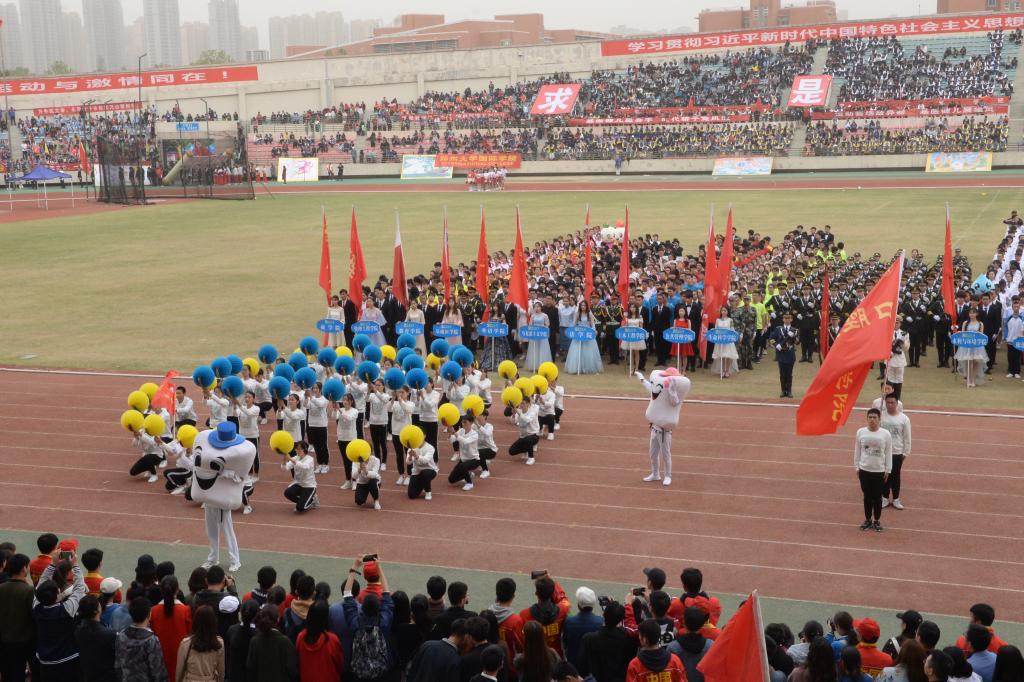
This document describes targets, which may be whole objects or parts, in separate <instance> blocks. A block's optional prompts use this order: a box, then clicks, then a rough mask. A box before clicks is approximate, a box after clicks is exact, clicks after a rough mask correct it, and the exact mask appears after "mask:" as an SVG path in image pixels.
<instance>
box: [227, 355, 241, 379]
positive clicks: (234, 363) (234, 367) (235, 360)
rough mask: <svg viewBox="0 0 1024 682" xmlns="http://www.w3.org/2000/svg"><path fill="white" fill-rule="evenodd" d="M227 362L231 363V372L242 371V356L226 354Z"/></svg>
mask: <svg viewBox="0 0 1024 682" xmlns="http://www.w3.org/2000/svg"><path fill="white" fill-rule="evenodd" d="M227 358H228V362H230V363H231V373H232V374H238V373H239V372H241V371H242V358H240V357H238V356H237V355H228V356H227Z"/></svg>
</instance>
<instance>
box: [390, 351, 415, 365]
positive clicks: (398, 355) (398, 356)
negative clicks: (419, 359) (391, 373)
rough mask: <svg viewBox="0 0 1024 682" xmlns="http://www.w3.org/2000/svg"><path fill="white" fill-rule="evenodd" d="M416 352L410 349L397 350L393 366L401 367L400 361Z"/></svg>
mask: <svg viewBox="0 0 1024 682" xmlns="http://www.w3.org/2000/svg"><path fill="white" fill-rule="evenodd" d="M415 354H416V351H414V350H413V349H412V348H399V349H398V352H397V353H395V364H396V365H398V366H399V367H401V366H402V360H405V359H406V358H407V357H409V356H410V355H415Z"/></svg>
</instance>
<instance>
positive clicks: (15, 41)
mask: <svg viewBox="0 0 1024 682" xmlns="http://www.w3.org/2000/svg"><path fill="white" fill-rule="evenodd" d="M0 21H3V22H4V24H3V26H2V27H0V50H2V54H3V65H4V67H5V68H7V69H8V70H9V69H16V68H18V67H19V66H25V53H24V52H22V42H21V15H20V14H19V13H18V6H17V5H15V4H14V3H7V4H3V5H0Z"/></svg>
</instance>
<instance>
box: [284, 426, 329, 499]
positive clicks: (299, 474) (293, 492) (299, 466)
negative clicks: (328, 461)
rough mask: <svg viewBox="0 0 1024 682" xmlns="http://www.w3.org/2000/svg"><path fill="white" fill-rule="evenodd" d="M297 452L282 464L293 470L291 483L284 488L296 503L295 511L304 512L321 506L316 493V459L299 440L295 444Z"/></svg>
mask: <svg viewBox="0 0 1024 682" xmlns="http://www.w3.org/2000/svg"><path fill="white" fill-rule="evenodd" d="M294 452H295V453H296V454H294V455H290V456H289V457H288V461H287V462H285V463H284V464H282V465H281V468H282V469H285V470H287V471H290V472H292V476H293V480H292V483H291V485H289V486H288V487H287V488H285V489H284V496H285V497H286V498H287V499H288V500H290V501H291V502H294V503H295V511H297V512H304V511H307V510H309V509H316V508H318V507H319V506H320V499H319V498H318V497H317V495H316V473H315V471H316V461H315V460H314V459H313V458H312V457H311V456H310V454H309V447H308V446H307V445H306V444H305V443H303V442H299V443H296V445H295V451H294Z"/></svg>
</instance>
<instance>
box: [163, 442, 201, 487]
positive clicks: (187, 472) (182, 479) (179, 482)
mask: <svg viewBox="0 0 1024 682" xmlns="http://www.w3.org/2000/svg"><path fill="white" fill-rule="evenodd" d="M172 446H177V447H172ZM168 448H170V452H171V453H172V454H173V455H174V458H175V462H174V466H173V467H168V468H167V470H166V471H164V480H165V481H166V482H165V483H164V487H165V488H167V492H169V493H170V494H172V495H184V496H185V499H186V500H191V499H192V490H191V487H192V486H191V485H190V484H191V482H192V469H193V467H194V466H195V465H194V464H193V462H192V448H185V447H182V445H181V444H180V443H179V442H178V441H174V442H173V443H171V445H169V446H167V447H166V448H165V450H167V449H168Z"/></svg>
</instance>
